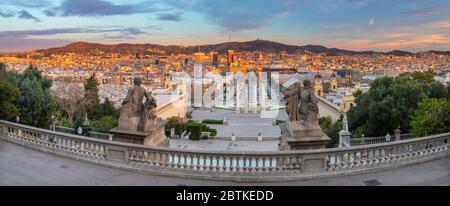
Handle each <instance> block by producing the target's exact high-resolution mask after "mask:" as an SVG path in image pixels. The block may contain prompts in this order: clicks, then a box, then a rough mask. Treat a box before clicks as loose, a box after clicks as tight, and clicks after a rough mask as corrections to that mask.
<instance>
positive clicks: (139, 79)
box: [133, 76, 142, 86]
mask: <svg viewBox="0 0 450 206" xmlns="http://www.w3.org/2000/svg"><path fill="white" fill-rule="evenodd" d="M133 83H134V85H136V86H140V85H141V84H142V77H139V76H137V77H134V80H133Z"/></svg>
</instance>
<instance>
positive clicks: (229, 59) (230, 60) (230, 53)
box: [227, 50, 234, 65]
mask: <svg viewBox="0 0 450 206" xmlns="http://www.w3.org/2000/svg"><path fill="white" fill-rule="evenodd" d="M233 63H234V51H233V50H228V52H227V65H231V64H233Z"/></svg>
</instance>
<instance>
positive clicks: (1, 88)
mask: <svg viewBox="0 0 450 206" xmlns="http://www.w3.org/2000/svg"><path fill="white" fill-rule="evenodd" d="M5 74H6V69H5V65H4V64H3V63H1V62H0V119H5V120H13V119H14V118H16V117H17V116H18V115H19V109H17V107H16V105H15V104H14V102H15V100H16V97H17V96H18V95H19V89H18V88H17V87H16V85H14V84H12V83H11V82H9V81H8V80H7V79H6V77H5Z"/></svg>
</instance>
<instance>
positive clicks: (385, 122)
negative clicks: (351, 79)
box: [348, 72, 448, 136]
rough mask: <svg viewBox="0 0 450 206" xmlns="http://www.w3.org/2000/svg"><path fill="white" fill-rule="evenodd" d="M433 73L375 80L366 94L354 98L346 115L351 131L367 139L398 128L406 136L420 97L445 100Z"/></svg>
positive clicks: (443, 89)
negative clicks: (354, 100)
mask: <svg viewBox="0 0 450 206" xmlns="http://www.w3.org/2000/svg"><path fill="white" fill-rule="evenodd" d="M434 75H435V73H433V72H423V73H422V72H414V73H404V74H401V75H399V76H398V77H395V78H393V77H384V78H379V79H376V80H375V81H374V82H373V83H372V85H371V88H370V90H369V91H368V92H366V93H363V94H360V95H358V97H357V99H356V103H357V106H355V107H352V108H351V109H350V110H349V112H348V117H349V127H350V130H351V131H354V130H356V129H357V128H361V129H360V130H362V131H364V134H365V135H367V136H379V135H384V134H386V133H388V132H391V133H392V131H393V130H394V129H395V128H396V127H398V126H400V128H403V129H404V131H403V132H409V128H410V121H411V115H412V114H413V113H414V111H415V110H416V109H417V107H418V104H419V102H420V100H421V94H422V93H424V94H426V95H429V96H431V97H434V98H443V97H446V96H448V92H447V91H446V88H445V86H444V85H443V84H441V83H439V82H437V81H435V80H434V79H433V77H434Z"/></svg>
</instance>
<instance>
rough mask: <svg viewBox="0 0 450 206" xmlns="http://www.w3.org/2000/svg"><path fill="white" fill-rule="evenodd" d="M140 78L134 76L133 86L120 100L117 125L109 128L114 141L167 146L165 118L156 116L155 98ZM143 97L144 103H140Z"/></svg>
mask: <svg viewBox="0 0 450 206" xmlns="http://www.w3.org/2000/svg"><path fill="white" fill-rule="evenodd" d="M141 84H142V78H141V77H136V78H134V86H132V87H131V88H130V89H129V90H128V93H127V96H126V97H125V99H124V100H123V102H122V107H121V111H120V118H119V126H117V127H116V128H113V129H111V130H109V132H110V133H111V134H112V135H113V139H114V141H121V142H128V143H134V144H144V145H149V146H168V145H169V140H168V139H167V137H166V135H165V125H166V123H167V120H162V119H161V118H157V117H156V114H155V108H156V107H157V105H156V99H155V98H154V97H153V96H152V93H151V92H147V91H146V90H145V88H144V87H142V86H141ZM144 97H145V103H142V102H143V100H144Z"/></svg>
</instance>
